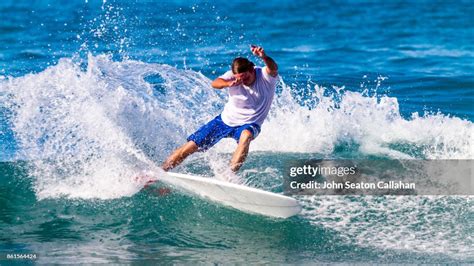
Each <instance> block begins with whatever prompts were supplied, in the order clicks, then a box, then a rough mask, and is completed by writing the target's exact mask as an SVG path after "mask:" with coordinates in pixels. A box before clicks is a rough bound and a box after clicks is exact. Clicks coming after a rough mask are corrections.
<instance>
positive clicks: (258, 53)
mask: <svg viewBox="0 0 474 266" xmlns="http://www.w3.org/2000/svg"><path fill="white" fill-rule="evenodd" d="M250 51H252V54H254V55H255V56H258V57H260V58H264V57H265V56H266V55H265V50H263V47H261V46H257V45H255V44H252V45H251V46H250Z"/></svg>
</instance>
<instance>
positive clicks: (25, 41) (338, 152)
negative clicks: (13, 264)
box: [0, 0, 474, 264]
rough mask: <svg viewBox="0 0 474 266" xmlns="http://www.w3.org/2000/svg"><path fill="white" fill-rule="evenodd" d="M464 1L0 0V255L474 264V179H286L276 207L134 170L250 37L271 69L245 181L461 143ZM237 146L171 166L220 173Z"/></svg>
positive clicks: (187, 126)
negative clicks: (302, 190)
mask: <svg viewBox="0 0 474 266" xmlns="http://www.w3.org/2000/svg"><path fill="white" fill-rule="evenodd" d="M473 14H474V5H472V2H471V1H456V2H452V1H437V2H432V1H404V2H402V1H386V2H381V1H380V2H379V1H349V0H347V1H332V2H324V3H323V2H315V1H214V2H212V3H210V2H206V1H164V2H161V1H105V0H104V1H88V0H86V1H33V2H30V1H8V0H7V1H2V2H1V3H0V150H1V154H0V161H1V162H0V172H1V175H0V182H1V184H2V185H1V186H0V189H1V190H0V206H1V212H0V225H1V228H2V230H1V233H0V255H2V256H3V254H7V253H13V252H23V253H24V252H33V253H37V254H39V259H38V260H39V262H43V263H61V262H64V261H65V260H66V261H71V262H78V263H79V262H82V263H94V262H99V263H107V262H129V263H133V262H161V263H192V262H211V263H272V264H275V263H298V264H299V263H312V262H321V263H331V262H336V263H337V262H359V263H389V262H406V263H472V262H474V253H473V250H474V249H473V242H472V241H473V233H472V232H473V230H472V229H473V225H474V222H473V221H474V208H473V200H472V196H421V195H419V196H403V197H402V196H398V197H397V196H384V197H374V196H324V197H316V196H314V197H310V196H299V197H298V200H300V201H301V202H302V204H303V207H304V209H303V212H302V214H301V215H299V216H297V217H294V218H291V219H289V220H274V219H269V218H265V217H260V216H254V215H249V214H245V213H241V212H238V211H235V210H232V209H227V208H224V207H221V206H218V205H215V204H212V203H208V202H206V201H203V200H200V199H198V198H195V197H192V196H189V195H186V194H181V193H178V192H175V193H172V194H171V195H168V196H166V197H159V196H157V195H155V194H154V192H153V190H152V189H144V190H143V189H141V186H140V185H139V184H136V183H135V182H134V181H133V180H132V179H131V178H130V177H131V176H135V175H136V174H137V173H138V172H139V171H142V170H146V169H149V168H150V167H152V164H154V165H159V164H160V162H162V161H163V160H164V158H165V157H166V156H167V155H168V154H169V153H170V152H171V151H172V150H173V149H174V148H175V147H177V146H178V145H180V144H181V143H182V142H183V141H184V140H185V138H186V136H187V135H188V134H190V133H192V132H193V131H194V130H195V129H196V128H197V127H199V126H200V125H201V124H202V123H204V122H206V121H208V120H209V119H211V118H212V117H214V116H215V115H217V114H218V113H219V112H220V110H221V109H222V107H223V105H224V103H225V101H226V94H225V91H222V92H218V91H214V90H212V89H211V88H210V81H211V80H212V79H214V78H215V77H217V76H218V75H220V74H221V73H223V72H225V71H226V70H228V69H229V65H230V62H231V60H232V59H233V58H234V57H236V56H246V57H249V58H251V59H252V60H253V61H254V62H256V63H257V64H261V63H262V62H261V61H259V59H258V58H255V57H253V56H252V55H251V53H250V52H249V45H250V44H258V45H262V46H263V47H264V48H265V50H266V51H267V53H268V54H269V55H270V56H272V57H273V58H274V59H275V60H276V61H277V63H278V64H279V71H280V76H281V82H280V85H279V86H278V88H277V97H276V99H275V101H274V105H273V107H272V110H271V112H270V115H269V118H268V119H267V121H266V122H265V124H264V125H263V127H262V133H261V134H260V136H259V137H258V138H257V139H256V140H255V141H254V142H253V143H252V146H251V151H250V155H249V158H248V161H247V163H246V164H245V165H244V167H243V168H242V170H241V172H240V173H239V176H240V177H241V178H242V179H244V180H245V181H246V182H247V183H248V184H249V185H251V186H256V187H259V188H263V189H265V190H269V191H274V192H278V193H281V192H282V188H281V185H282V180H283V178H284V175H285V174H284V164H285V162H286V161H288V160H293V159H310V158H390V159H395V160H397V159H473V158H474V150H473V143H472V141H473V119H474V108H473V104H474V90H473V88H474V77H473V73H474V60H473V59H474V41H473V40H474V20H472V15H473ZM234 147H235V144H234V143H233V142H232V141H230V140H229V141H227V140H226V141H223V142H222V143H220V144H219V145H217V146H216V147H215V148H213V149H212V150H210V151H209V152H208V153H204V154H203V153H200V154H196V155H194V156H193V157H191V158H189V160H187V161H186V162H185V163H184V164H183V165H182V166H180V167H179V168H177V171H181V172H189V173H193V174H200V175H205V176H217V177H219V174H220V173H222V172H223V169H225V168H226V167H227V163H228V160H229V159H230V156H231V152H232V150H233V148H234ZM428 177H429V178H432V179H433V181H434V182H445V181H446V180H439V177H438V175H431V176H430V175H428ZM374 178H377V175H375V176H374ZM448 181H453V180H448ZM446 182H447V181H446ZM0 259H1V258H0Z"/></svg>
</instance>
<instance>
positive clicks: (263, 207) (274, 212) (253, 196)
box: [157, 172, 301, 218]
mask: <svg viewBox="0 0 474 266" xmlns="http://www.w3.org/2000/svg"><path fill="white" fill-rule="evenodd" d="M157 179H158V181H163V182H164V183H167V184H170V185H173V186H175V187H177V188H182V189H184V190H185V191H187V192H189V193H192V194H196V195H198V196H201V197H203V198H206V199H209V200H211V201H213V202H216V203H219V204H223V205H225V206H230V207H233V208H235V209H237V210H241V211H244V212H248V213H254V214H261V215H265V216H270V217H277V218H288V217H291V216H293V215H296V214H298V213H300V211H301V205H300V204H299V202H298V201H297V200H295V199H294V198H291V197H287V196H283V195H280V194H276V193H272V192H268V191H264V190H261V189H257V188H252V187H247V186H244V185H238V184H233V183H229V182H225V181H220V180H217V179H213V178H205V177H198V176H191V175H186V174H179V173H172V172H167V173H162V174H158V175H157Z"/></svg>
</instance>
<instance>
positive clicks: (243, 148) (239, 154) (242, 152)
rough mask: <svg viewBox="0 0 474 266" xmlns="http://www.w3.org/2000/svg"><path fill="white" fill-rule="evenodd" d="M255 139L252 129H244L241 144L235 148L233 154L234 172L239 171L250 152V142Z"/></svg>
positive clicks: (231, 164) (231, 165)
mask: <svg viewBox="0 0 474 266" xmlns="http://www.w3.org/2000/svg"><path fill="white" fill-rule="evenodd" d="M252 140H253V135H252V132H250V130H247V129H246V130H244V131H242V133H241V134H240V138H239V145H238V146H237V149H235V151H234V154H233V155H232V160H231V161H230V169H231V170H232V172H234V173H235V172H237V171H239V169H240V167H241V166H242V164H243V163H244V161H245V158H247V154H248V153H249V147H250V142H251V141H252Z"/></svg>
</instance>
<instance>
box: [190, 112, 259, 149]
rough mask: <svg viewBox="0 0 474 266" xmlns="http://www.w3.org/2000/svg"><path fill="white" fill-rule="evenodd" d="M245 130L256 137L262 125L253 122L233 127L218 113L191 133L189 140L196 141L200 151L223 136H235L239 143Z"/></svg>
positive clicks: (209, 146) (212, 144)
mask: <svg viewBox="0 0 474 266" xmlns="http://www.w3.org/2000/svg"><path fill="white" fill-rule="evenodd" d="M244 130H249V131H250V132H251V133H252V136H253V139H255V138H256V137H257V136H258V134H259V133H260V126H259V125H258V124H255V123H252V124H245V125H242V126H236V127H231V126H228V125H226V124H225V123H224V122H223V121H222V118H221V115H218V116H216V117H215V118H214V119H212V120H211V121H209V123H207V124H205V125H204V126H202V127H201V128H199V129H198V130H197V131H196V132H194V133H193V134H191V135H190V136H189V137H188V138H187V140H188V141H191V140H192V141H194V142H195V143H196V145H197V146H198V147H199V151H205V150H207V149H209V148H211V147H212V146H214V145H215V144H216V143H217V142H219V141H220V140H221V139H223V138H233V139H235V140H236V141H237V143H239V139H240V135H241V134H242V131H244Z"/></svg>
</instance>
